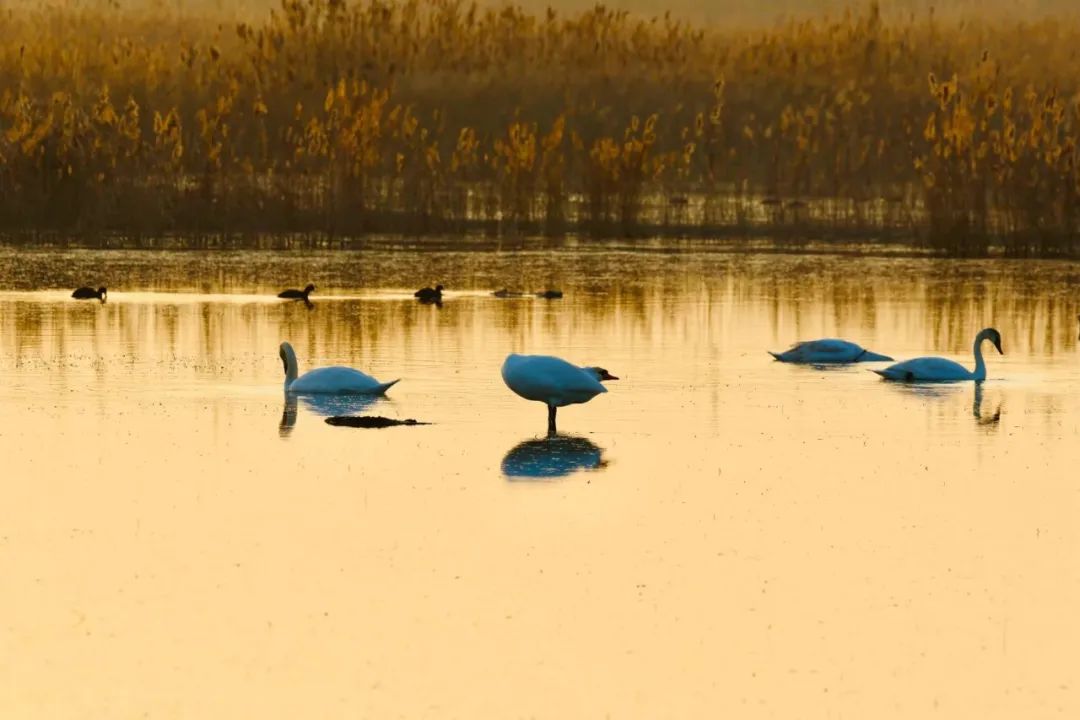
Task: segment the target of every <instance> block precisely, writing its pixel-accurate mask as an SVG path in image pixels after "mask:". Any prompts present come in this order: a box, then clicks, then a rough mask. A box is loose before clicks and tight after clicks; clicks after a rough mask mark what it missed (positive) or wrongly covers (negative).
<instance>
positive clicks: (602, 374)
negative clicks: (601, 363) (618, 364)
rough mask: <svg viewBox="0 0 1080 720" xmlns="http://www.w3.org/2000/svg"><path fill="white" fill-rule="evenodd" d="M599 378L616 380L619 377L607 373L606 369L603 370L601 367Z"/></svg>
mask: <svg viewBox="0 0 1080 720" xmlns="http://www.w3.org/2000/svg"><path fill="white" fill-rule="evenodd" d="M600 379H601V380H618V379H619V378H617V377H615V376H614V375H612V374H611V373H609V372H608V371H607V370H604V369H603V368H601V369H600Z"/></svg>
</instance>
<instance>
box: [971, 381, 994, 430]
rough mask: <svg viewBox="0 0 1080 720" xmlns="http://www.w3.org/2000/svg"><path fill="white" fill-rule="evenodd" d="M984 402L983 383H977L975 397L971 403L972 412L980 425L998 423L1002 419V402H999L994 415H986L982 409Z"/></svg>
mask: <svg viewBox="0 0 1080 720" xmlns="http://www.w3.org/2000/svg"><path fill="white" fill-rule="evenodd" d="M982 402H983V386H982V383H975V399H974V400H973V401H972V403H971V414H972V415H973V416H974V417H975V422H976V423H977V424H979V425H997V424H998V422H1000V421H1001V404H1000V403H998V406H997V408H996V409H995V410H994V414H993V415H989V414H986V415H984V414H983V411H982Z"/></svg>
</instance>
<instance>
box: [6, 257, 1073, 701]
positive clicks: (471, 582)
mask: <svg viewBox="0 0 1080 720" xmlns="http://www.w3.org/2000/svg"><path fill="white" fill-rule="evenodd" d="M1078 279H1080V266H1078V265H1075V264H1064V263H1011V262H991V263H979V262H942V261H933V260H919V259H864V260H859V259H855V258H835V257H828V256H786V255H737V254H726V253H710V252H707V251H704V250H702V249H701V248H693V249H687V248H685V247H682V246H679V245H677V244H673V245H671V246H662V247H659V248H657V247H653V248H651V249H650V250H649V251H641V252H634V251H631V250H628V249H627V248H625V247H622V248H610V247H601V248H599V249H589V248H587V247H586V248H582V247H574V246H567V247H559V248H548V249H545V250H544V251H542V252H541V251H530V252H524V253H513V252H497V251H488V252H472V251H470V252H455V251H452V250H447V249H439V250H432V251H430V252H421V251H403V250H400V249H398V250H393V251H392V250H390V249H386V250H385V251H378V250H377V249H376V250H373V251H365V252H355V253H338V254H333V253H324V254H319V253H311V254H303V253H297V254H284V255H275V254H270V253H220V254H210V253H139V252H126V251H109V252H94V251H84V250H80V251H32V250H21V251H15V250H10V249H4V250H0V287H2V288H6V289H5V290H4V291H3V292H0V372H2V377H3V378H4V382H3V383H2V385H0V455H2V457H3V458H4V461H5V462H4V468H5V472H4V478H5V479H4V482H3V483H2V485H0V488H2V495H0V574H2V576H3V577H4V587H5V591H4V592H3V593H2V594H0V616H2V617H3V618H5V620H4V621H3V623H0V646H2V647H4V648H5V653H4V662H5V665H6V667H7V672H6V673H5V675H6V676H7V677H9V678H10V681H9V683H7V684H6V686H5V687H4V689H3V690H0V716H3V717H132V716H138V715H141V714H145V715H147V716H150V717H387V716H402V717H417V716H428V717H534V716H536V717H560V718H561V717H601V716H605V715H609V716H611V717H703V716H708V717H740V718H745V717H821V718H826V717H874V718H889V717H895V718H901V717H904V718H908V717H926V716H929V715H931V714H934V713H937V714H939V715H940V716H942V717H983V718H988V717H1001V718H1015V717H1027V718H1036V717H1073V716H1075V715H1076V713H1077V712H1078V711H1080V688H1078V684H1077V680H1076V673H1075V667H1076V660H1077V651H1076V648H1077V647H1080V621H1078V620H1076V619H1075V617H1076V613H1075V608H1076V607H1077V606H1080V570H1078V569H1077V568H1078V567H1080V563H1078V561H1080V523H1077V521H1076V518H1077V516H1078V514H1080V485H1078V482H1077V480H1076V477H1077V472H1076V469H1077V467H1078V465H1080V353H1078V350H1077V333H1078V330H1080V329H1078V327H1077V322H1076V320H1077V312H1078V308H1080V294H1078V293H1077V287H1080V283H1078ZM309 281H310V282H314V283H315V284H316V285H317V286H318V290H317V291H316V293H314V294H313V295H312V300H313V302H314V305H313V307H312V308H310V309H309V308H306V307H305V306H304V305H303V304H302V303H296V302H284V301H279V300H277V299H276V298H274V297H273V295H274V293H276V292H277V291H278V290H280V289H282V288H285V287H302V286H303V284H305V283H306V282H309ZM436 281H437V282H442V283H443V284H444V285H446V286H447V288H448V290H447V294H446V297H445V301H444V303H443V305H442V307H441V308H439V307H435V306H424V305H420V304H418V303H417V302H415V300H414V299H413V298H412V297H411V290H412V289H414V288H416V287H420V286H423V285H428V284H431V283H433V282H436ZM98 283H101V284H105V285H107V286H108V287H109V288H110V292H109V300H108V302H106V303H104V304H101V303H98V302H96V301H81V302H80V301H74V300H71V299H69V298H68V295H69V293H70V289H71V288H73V287H75V286H77V285H82V284H92V285H95V286H96V285H97V284H98ZM503 287H510V288H512V289H521V290H528V291H535V290H541V289H546V288H557V289H561V290H563V291H565V293H566V296H565V298H564V299H562V300H555V301H544V300H540V299H536V298H531V297H530V298H515V299H497V298H494V297H491V296H490V292H491V291H493V290H496V289H499V288H503ZM989 325H992V326H994V327H997V328H998V329H999V330H1001V332H1002V335H1003V338H1004V347H1005V351H1006V355H1005V356H1004V357H999V356H997V355H996V353H992V354H991V355H990V356H988V362H989V375H990V380H989V381H988V382H986V383H985V384H984V385H983V386H982V388H981V390H980V391H978V392H977V391H976V388H975V386H974V385H973V384H971V383H966V384H960V385H955V386H941V387H925V386H924V387H904V386H897V385H891V384H889V383H885V382H882V381H880V380H879V379H878V378H877V377H876V376H875V375H873V374H872V373H870V372H868V367H877V365H870V366H867V365H857V366H852V367H845V368H835V369H823V368H814V367H793V366H788V365H783V364H780V363H776V362H774V361H773V360H772V359H771V358H770V357H769V356H768V355H767V354H766V352H765V351H766V350H769V349H772V350H776V349H782V348H784V347H786V346H787V345H788V344H790V342H792V341H794V340H797V339H806V338H813V337H823V336H839V337H845V338H849V339H852V340H856V341H858V342H860V343H861V344H863V345H864V346H866V347H870V348H872V349H874V350H877V351H879V352H883V353H887V354H890V355H893V356H894V357H896V358H897V359H902V358H907V357H913V356H917V355H923V354H942V355H946V356H949V357H953V358H955V359H957V360H959V361H961V362H963V363H965V364H968V365H970V364H971V362H972V361H971V356H970V346H971V340H972V338H973V337H974V335H975V333H976V332H977V331H978V330H979V329H981V328H982V327H985V326H989ZM282 340H289V341H290V342H291V343H292V344H293V346H294V347H295V349H296V351H297V355H298V358H299V362H300V366H301V368H300V369H301V372H303V371H304V370H306V369H310V368H313V367H319V366H324V365H330V364H343V365H350V366H353V367H357V368H360V369H362V370H364V371H365V372H368V373H370V374H372V375H374V376H375V377H377V378H379V379H380V380H390V379H394V378H397V377H400V378H402V381H401V383H400V384H398V385H397V386H395V387H394V388H393V389H392V390H391V391H390V393H389V397H387V398H385V399H377V400H367V399H345V400H342V399H335V400H327V399H317V398H299V399H294V401H293V402H289V401H288V400H286V398H285V397H284V395H283V392H282V382H283V375H282V366H281V362H280V360H279V358H278V355H277V347H278V344H279V343H280V342H281V341H282ZM986 349H987V350H990V348H989V346H987V348H986ZM509 352H544V353H552V354H557V355H560V356H563V357H566V358H568V359H571V360H573V361H576V362H579V363H581V364H597V365H602V366H603V367H606V368H608V369H609V370H611V371H612V372H613V373H614V374H616V375H618V376H619V377H620V378H622V379H620V380H619V381H617V382H612V383H610V392H609V393H607V394H605V395H602V396H599V397H597V398H595V399H594V400H593V401H591V402H589V403H588V404H585V405H580V406H573V407H569V408H565V409H564V410H562V411H560V414H559V424H560V431H561V433H562V435H563V436H562V437H559V438H552V439H549V438H546V437H545V425H546V413H545V410H544V408H543V407H542V406H541V405H538V404H535V403H528V402H525V401H523V400H521V399H520V398H517V397H516V396H514V395H512V394H511V393H510V391H509V390H507V388H506V387H505V386H504V385H503V383H502V381H501V379H500V377H499V366H500V364H501V362H502V359H503V358H504V357H505V355H506V354H507V353H509ZM349 414H372V415H381V416H385V417H390V418H394V419H405V418H415V419H417V420H421V421H425V422H430V423H432V424H431V425H426V426H418V427H393V428H387V429H381V430H360V429H351V428H341V427H331V426H329V425H327V424H326V423H325V418H326V417H327V416H330V415H349Z"/></svg>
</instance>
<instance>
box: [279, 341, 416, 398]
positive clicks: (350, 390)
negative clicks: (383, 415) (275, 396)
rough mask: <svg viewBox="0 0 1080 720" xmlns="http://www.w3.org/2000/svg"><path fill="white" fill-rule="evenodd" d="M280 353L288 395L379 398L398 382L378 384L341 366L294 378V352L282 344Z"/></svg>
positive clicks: (321, 369)
mask: <svg viewBox="0 0 1080 720" xmlns="http://www.w3.org/2000/svg"><path fill="white" fill-rule="evenodd" d="M279 354H280V355H281V362H282V364H283V365H284V366H285V391H286V392H290V393H310V394H319V393H336V394H341V395H347V394H354V395H382V394H383V393H385V392H386V391H387V390H389V389H390V387H391V386H393V385H394V383H396V382H397V380H393V381H391V382H388V383H381V382H379V381H378V380H376V379H375V378H373V377H371V376H370V375H365V374H364V373H362V372H360V371H359V370H353V369H352V368H347V367H340V366H333V367H325V368H317V369H315V370H310V371H308V372H306V373H304V374H303V375H301V376H300V377H297V366H296V353H295V352H293V349H292V345H290V344H289V343H287V342H283V343H281V348H280V353H279Z"/></svg>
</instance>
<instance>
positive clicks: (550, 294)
mask: <svg viewBox="0 0 1080 720" xmlns="http://www.w3.org/2000/svg"><path fill="white" fill-rule="evenodd" d="M536 297H538V298H543V299H544V300H558V299H559V298H561V297H562V290H544V291H543V292H538V293H536Z"/></svg>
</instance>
